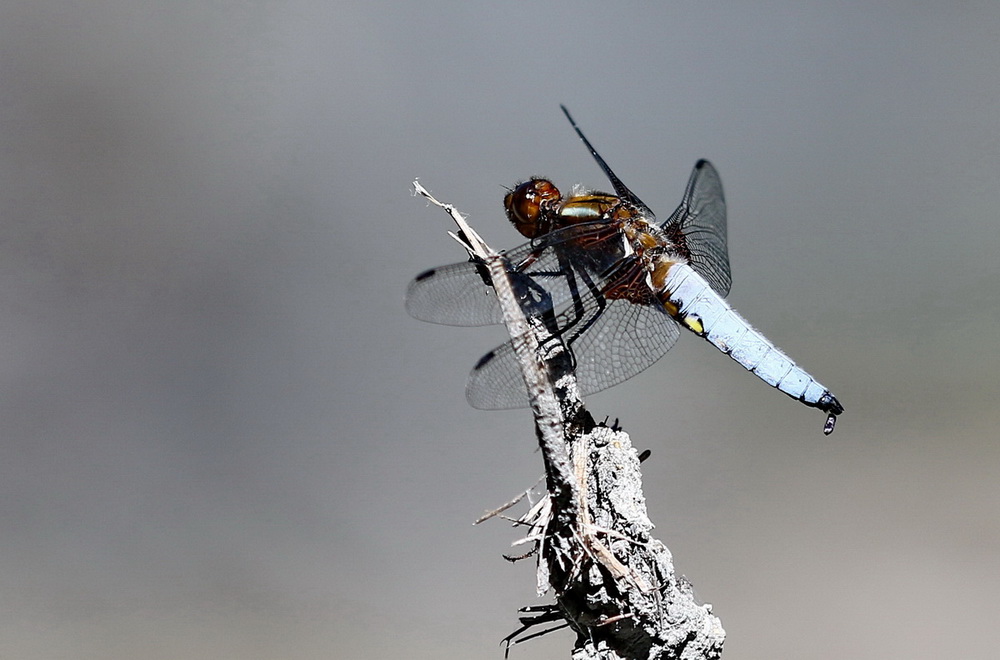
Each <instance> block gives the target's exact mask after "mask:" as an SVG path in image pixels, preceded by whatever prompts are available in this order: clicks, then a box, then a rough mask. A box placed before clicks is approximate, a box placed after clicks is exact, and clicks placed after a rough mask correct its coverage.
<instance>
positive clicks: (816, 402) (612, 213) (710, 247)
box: [406, 107, 844, 434]
mask: <svg viewBox="0 0 1000 660" xmlns="http://www.w3.org/2000/svg"><path fill="white" fill-rule="evenodd" d="M562 110H563V112H564V113H565V114H566V118H567V119H569V121H570V124H571V125H572V126H573V128H574V129H575V130H576V133H577V135H579V137H580V139H581V140H583V143H584V145H586V147H587V149H588V150H589V151H590V155H591V156H593V157H594V160H596V161H597V164H598V165H599V166H600V167H601V169H602V170H603V171H604V174H605V175H606V176H607V177H608V179H609V180H610V181H611V185H612V187H613V188H614V191H615V194H613V195H612V194H608V193H602V192H594V191H586V190H583V189H579V188H577V189H574V190H573V193H572V194H571V195H570V196H568V197H564V196H563V195H562V194H561V193H560V192H559V190H558V189H557V188H556V186H555V185H554V184H553V183H552V182H551V181H549V180H547V179H542V178H532V179H531V180H529V181H526V182H524V183H521V184H520V185H518V186H516V187H515V188H514V189H513V190H511V191H509V192H508V194H507V195H506V197H505V198H504V208H505V210H506V212H507V218H508V219H509V220H510V221H511V223H512V224H513V225H514V227H515V228H516V229H517V230H518V231H519V232H520V233H521V234H522V235H524V236H525V237H526V238H529V239H531V240H530V241H529V242H528V243H525V244H524V245H522V246H520V247H517V248H514V249H512V250H508V251H506V252H504V256H505V258H506V260H507V262H508V263H509V264H510V272H511V275H512V276H514V277H518V278H523V279H522V282H523V283H525V284H526V287H525V288H526V290H528V291H534V292H537V293H538V294H539V296H540V298H539V300H541V301H544V305H545V306H550V307H549V308H550V309H551V310H554V311H558V314H557V316H556V317H555V326H556V328H557V331H558V332H559V333H560V336H561V337H562V338H563V339H564V341H565V342H566V343H567V344H568V345H569V346H570V347H571V349H572V353H573V355H574V357H575V360H576V375H577V380H578V383H579V387H580V390H581V392H582V393H583V394H588V393H592V392H597V391H600V390H603V389H605V388H608V387H611V386H612V385H616V384H618V383H620V382H622V381H624V380H627V379H628V378H631V377H632V376H634V375H636V374H637V373H639V372H640V371H642V370H643V369H645V368H646V367H648V366H649V365H651V364H653V363H654V362H656V361H657V360H659V359H660V358H661V357H662V356H663V354H664V353H666V352H667V351H668V350H669V349H670V348H671V347H672V346H673V345H674V342H676V341H677V338H678V336H679V335H680V330H679V327H680V326H683V327H685V328H687V329H688V330H690V331H691V332H693V333H694V334H696V335H698V336H700V337H703V338H705V339H707V340H708V341H709V342H710V343H711V344H712V345H714V346H715V347H716V348H718V349H719V350H720V351H722V352H723V353H725V354H727V355H728V356H729V357H731V358H732V359H734V360H736V361H737V362H738V363H740V364H741V365H743V366H744V367H745V368H746V369H747V370H749V371H750V372H752V373H754V374H756V375H757V377H758V378H760V379H761V380H763V381H764V382H766V383H768V384H769V385H771V386H773V387H776V388H777V389H779V390H781V391H782V392H784V393H785V394H787V395H788V396H790V397H792V398H794V399H797V400H799V401H801V402H802V403H804V404H806V405H807V406H812V407H814V408H819V409H820V410H822V411H824V412H826V413H827V421H826V424H825V426H824V428H823V431H824V433H827V434H829V433H832V432H833V428H834V424H835V423H836V418H837V415H839V414H841V413H842V412H844V407H843V406H842V405H840V402H839V401H837V398H836V397H835V396H834V395H833V394H832V393H831V392H830V390H829V389H827V388H826V387H825V386H823V385H821V384H820V383H819V382H818V381H817V380H816V379H815V378H813V377H812V376H811V375H810V374H809V373H807V372H806V371H805V370H803V369H802V368H801V367H799V366H798V365H796V364H795V362H793V361H792V360H791V358H789V357H788V356H787V355H785V353H784V352H782V351H781V350H780V349H778V348H777V347H776V346H775V345H774V344H773V343H771V341H769V340H768V339H767V338H766V337H764V335H762V334H761V333H760V332H758V331H757V330H755V329H754V328H753V327H751V325H750V324H749V323H748V322H747V321H746V320H745V319H744V318H743V317H742V316H740V315H739V314H738V313H737V312H736V311H735V310H734V309H733V308H732V307H731V306H730V305H729V303H728V302H726V300H725V296H726V294H728V293H729V288H730V285H731V284H732V279H731V276H730V270H729V254H728V249H727V246H726V202H725V198H724V197H723V194H722V182H721V181H720V179H719V175H718V173H717V172H716V171H715V168H714V167H713V166H712V164H711V163H709V162H708V161H707V160H700V161H698V162H697V163H696V164H695V166H694V171H693V172H692V173H691V178H690V179H689V181H688V184H687V189H686V190H685V192H684V197H683V199H682V201H681V203H680V206H678V207H677V210H676V211H674V213H673V215H671V216H670V217H669V218H668V219H667V220H666V222H664V223H662V224H659V223H658V222H657V220H656V217H655V216H654V215H653V212H652V211H651V210H650V209H649V207H648V206H646V205H645V204H644V203H643V202H642V200H640V199H639V198H638V197H637V196H636V195H635V194H634V193H633V192H632V191H631V190H629V189H628V187H626V186H625V184H624V183H622V181H621V180H620V179H619V178H618V177H617V176H616V175H615V173H614V172H613V171H612V170H611V168H610V167H609V166H608V164H607V163H606V162H605V161H604V159H603V158H602V157H601V156H600V154H598V153H597V150H595V149H594V147H593V146H592V145H591V144H590V141H589V140H588V139H587V137H586V136H585V135H584V134H583V131H581V130H580V128H579V126H577V125H576V122H575V121H573V118H572V116H570V114H569V111H567V110H566V108H565V107H563V108H562ZM534 302H535V305H536V307H537V305H538V304H539V301H537V300H536V301H534ZM406 309H407V311H408V312H409V313H410V315H412V316H414V317H415V318H418V319H421V320H424V321H431V322H434V323H442V324H446V325H463V326H475V325H489V324H494V323H501V322H502V318H501V313H500V309H499V305H498V304H497V302H496V294H495V293H494V292H493V289H492V287H490V285H489V283H488V279H487V278H486V277H485V275H484V272H483V266H482V264H481V263H477V262H476V261H467V262H463V263H458V264H453V265H450V266H442V267H440V268H433V269H431V270H428V271H426V272H424V273H421V274H420V275H418V276H417V277H416V279H414V280H413V281H412V282H411V283H410V286H409V288H408V290H407V296H406ZM466 394H467V396H468V399H469V402H470V403H471V404H472V405H473V406H475V407H476V408H482V409H502V408H518V407H524V406H527V405H528V398H527V393H526V391H525V387H524V383H523V381H522V380H521V375H520V371H519V369H518V366H517V363H516V360H515V358H514V353H513V350H512V346H511V344H510V342H508V343H506V344H503V345H501V346H499V347H497V348H496V349H494V350H492V351H490V352H489V353H487V354H486V355H485V356H483V357H482V358H481V359H480V360H479V362H478V363H477V364H476V366H475V368H474V369H473V370H472V374H471V375H470V377H469V384H468V387H467V389H466Z"/></svg>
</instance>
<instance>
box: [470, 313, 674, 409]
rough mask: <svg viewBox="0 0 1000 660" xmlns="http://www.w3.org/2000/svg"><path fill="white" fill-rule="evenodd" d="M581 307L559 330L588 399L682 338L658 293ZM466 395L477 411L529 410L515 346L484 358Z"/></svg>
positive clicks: (500, 348)
mask: <svg viewBox="0 0 1000 660" xmlns="http://www.w3.org/2000/svg"><path fill="white" fill-rule="evenodd" d="M580 303H581V304H580V305H575V306H574V305H571V306H570V307H567V308H566V309H564V310H563V311H562V312H560V314H559V315H558V317H557V326H558V327H559V328H561V329H562V332H563V339H564V340H565V341H567V342H568V343H569V346H570V349H571V350H572V352H573V355H574V356H575V358H576V377H577V382H578V384H579V387H580V391H581V394H584V395H587V394H592V393H594V392H600V391H601V390H604V389H607V388H609V387H611V386H613V385H617V384H618V383H621V382H623V381H626V380H628V379H629V378H631V377H632V376H635V375H636V374H638V373H639V372H641V371H643V370H644V369H646V368H647V367H649V366H650V365H651V364H653V363H654V362H656V361H657V360H659V359H660V358H661V357H663V354H664V353H666V352H667V351H668V350H670V347H671V346H673V345H674V343H675V342H676V341H677V337H678V336H679V335H680V330H679V328H678V326H677V323H676V322H675V321H674V320H673V319H672V318H670V316H669V315H668V314H667V313H666V311H665V310H664V309H663V307H662V306H660V304H659V303H658V302H656V300H655V298H653V297H652V295H650V299H649V300H648V301H647V302H646V303H644V304H637V303H633V302H630V301H628V300H623V299H615V300H608V299H603V298H599V297H595V296H587V297H585V298H583V299H582V300H581V301H580ZM602 309H603V311H602ZM595 317H596V318H595ZM465 394H466V397H467V398H468V400H469V403H470V404H472V406H473V407H474V408H479V409H482V410H502V409H508V408H524V407H527V405H528V394H527V391H526V390H525V387H524V380H523V379H522V377H521V372H520V368H519V366H518V364H517V359H516V357H515V355H514V349H513V347H512V345H511V343H510V342H506V343H504V344H501V345H500V346H498V347H497V348H495V349H494V350H492V351H490V352H489V353H487V354H486V355H484V356H483V357H482V358H481V359H480V360H479V363H478V364H476V366H475V367H474V368H473V370H472V373H471V374H470V375H469V383H468V386H467V387H466V390H465Z"/></svg>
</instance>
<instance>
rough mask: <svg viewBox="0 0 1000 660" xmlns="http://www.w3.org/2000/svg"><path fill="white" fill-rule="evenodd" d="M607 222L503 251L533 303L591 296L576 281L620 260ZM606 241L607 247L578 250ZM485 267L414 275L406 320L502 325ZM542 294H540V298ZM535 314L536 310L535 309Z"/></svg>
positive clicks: (470, 263)
mask: <svg viewBox="0 0 1000 660" xmlns="http://www.w3.org/2000/svg"><path fill="white" fill-rule="evenodd" d="M606 236H608V232H607V223H605V222H587V223H578V224H575V225H572V226H569V227H565V228H563V229H559V230H557V231H554V232H550V233H548V234H546V235H545V236H542V237H540V238H538V239H536V240H534V241H530V242H528V243H525V244H524V245H521V246H519V247H516V248H513V249H511V250H508V251H506V252H504V253H503V255H504V257H505V258H506V259H507V261H508V263H509V265H510V273H511V275H512V276H514V277H520V278H523V279H522V280H521V281H520V282H519V283H518V284H520V285H523V286H522V289H523V290H524V291H526V292H528V294H529V295H531V296H532V298H533V299H542V298H546V297H547V298H548V299H549V300H551V303H550V308H551V307H556V308H557V307H559V306H560V305H561V304H563V303H565V302H566V301H568V300H570V299H576V298H579V297H586V296H588V295H592V294H591V293H589V292H588V291H586V290H583V289H581V287H582V284H581V280H582V279H586V280H589V281H594V280H597V279H599V277H598V275H597V274H599V273H602V272H604V271H605V270H607V269H608V267H609V265H610V264H613V263H614V262H615V261H616V260H618V259H620V258H621V257H622V256H623V255H624V253H623V252H622V250H621V247H620V242H618V243H616V242H614V241H607V240H606V238H604V237H606ZM598 238H600V239H601V240H605V241H606V242H608V243H610V246H609V249H607V250H604V249H593V248H592V247H590V248H584V247H577V246H578V245H588V241H590V242H591V243H589V244H591V245H592V241H594V240H598ZM488 282H489V274H488V273H487V271H486V267H485V266H484V265H482V264H481V263H478V262H475V261H463V262H461V263H457V264H451V265H450V266H440V267H438V268H432V269H430V270H428V271H425V272H423V273H421V274H420V275H418V276H417V277H416V278H415V279H414V280H413V281H412V282H410V285H409V287H408V288H407V290H406V311H407V313H409V314H410V316H412V317H414V318H417V319H420V320H421V321H429V322H431V323H440V324H442V325H461V326H477V325H492V324H496V323H501V322H502V321H503V315H502V314H501V313H500V306H499V304H498V303H497V297H496V293H495V292H494V290H493V287H492V286H490V285H489V284H488ZM543 293H544V295H543ZM536 310H537V308H536Z"/></svg>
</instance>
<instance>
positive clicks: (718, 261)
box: [663, 160, 733, 296]
mask: <svg viewBox="0 0 1000 660" xmlns="http://www.w3.org/2000/svg"><path fill="white" fill-rule="evenodd" d="M663 230H664V231H665V232H666V233H667V235H668V236H669V237H670V239H671V240H672V241H673V242H674V243H676V244H677V245H678V247H679V248H680V250H681V251H682V252H683V253H684V256H686V257H687V258H688V260H689V261H690V262H691V267H692V268H694V269H695V270H696V271H697V272H698V274H699V275H701V276H702V277H704V278H705V279H706V280H707V281H708V283H709V284H710V285H712V289H714V290H715V292H716V293H718V294H719V295H720V296H725V295H726V294H728V293H729V289H730V287H731V286H732V284H733V278H732V274H731V273H730V270H729V248H728V247H727V245H726V199H725V197H724V196H723V194H722V180H721V179H720V178H719V173H718V172H717V171H716V170H715V167H713V166H712V164H711V163H710V162H708V161H707V160H699V161H698V162H697V163H696V164H695V166H694V170H693V171H692V172H691V178H690V179H688V184H687V190H685V191H684V199H683V200H682V201H681V204H680V206H678V207H677V210H676V211H674V213H673V215H671V216H670V218H669V219H668V220H667V221H666V222H664V223H663Z"/></svg>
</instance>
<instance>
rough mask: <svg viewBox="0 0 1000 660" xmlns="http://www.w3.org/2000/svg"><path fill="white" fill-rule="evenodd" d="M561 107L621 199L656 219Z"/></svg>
mask: <svg viewBox="0 0 1000 660" xmlns="http://www.w3.org/2000/svg"><path fill="white" fill-rule="evenodd" d="M559 107H560V108H562V111H563V114H564V115H566V119H568V120H569V123H570V125H571V126H572V127H573V130H574V131H576V134H577V135H578V136H579V138H580V139H581V140H583V144H584V146H586V147H587V151H589V152H590V155H591V156H593V157H594V160H595V161H597V165H598V167H600V168H601V171H602V172H604V175H605V176H606V177H608V181H610V182H611V185H612V187H614V189H615V194H616V195H618V197H620V198H621V199H623V200H625V201H626V202H628V203H630V204H631V205H633V206H634V207H636V209H638V210H639V212H640V213H642V214H644V215H645V216H646V217H647V218H649V219H650V221H652V219H654V218H655V217H656V216H654V215H653V212H652V211H651V210H650V208H649V207H648V206H646V205H645V204H643V202H642V200H641V199H639V198H638V197H637V196H636V194H635V193H634V192H632V191H631V190H629V188H628V186H626V185H625V184H624V183H623V182H622V180H621V179H619V178H618V175H616V174H615V173H614V170H612V169H611V166H610V165H608V163H607V161H605V160H604V158H602V157H601V154H599V153H597V149H594V145H592V144H590V140H588V139H587V136H586V135H584V134H583V131H582V130H580V127H579V126H577V125H576V121H574V120H573V116H572V115H570V114H569V110H567V109H566V106H564V105H560V106H559Z"/></svg>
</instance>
